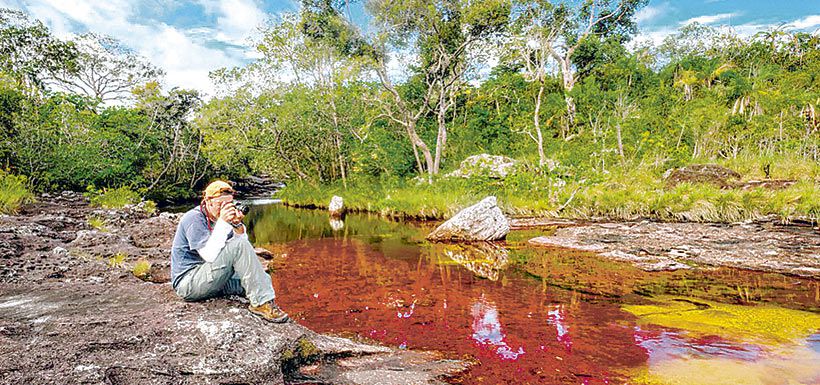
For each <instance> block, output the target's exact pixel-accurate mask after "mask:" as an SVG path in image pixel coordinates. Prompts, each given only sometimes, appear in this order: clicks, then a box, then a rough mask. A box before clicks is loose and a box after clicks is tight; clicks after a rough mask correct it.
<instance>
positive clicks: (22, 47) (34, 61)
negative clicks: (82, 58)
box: [0, 8, 78, 91]
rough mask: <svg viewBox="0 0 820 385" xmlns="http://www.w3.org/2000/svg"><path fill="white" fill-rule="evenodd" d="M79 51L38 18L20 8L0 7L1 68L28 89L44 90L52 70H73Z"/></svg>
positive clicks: (65, 71)
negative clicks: (31, 17) (53, 33)
mask: <svg viewBox="0 0 820 385" xmlns="http://www.w3.org/2000/svg"><path fill="white" fill-rule="evenodd" d="M77 57H78V52H77V49H76V47H75V46H74V44H73V43H71V42H63V41H61V40H59V39H57V38H56V37H54V36H53V35H51V32H50V31H49V30H48V28H46V26H45V25H43V23H42V22H40V21H39V20H36V21H32V20H30V19H29V18H28V16H27V15H26V14H25V13H23V12H20V11H16V10H10V9H5V8H0V69H2V70H3V71H4V72H6V73H8V74H11V75H12V76H14V78H15V79H16V80H17V82H18V83H19V84H20V85H21V86H23V88H24V89H26V90H29V91H43V90H44V78H45V77H46V76H47V75H48V74H51V73H57V72H63V73H76V71H77Z"/></svg>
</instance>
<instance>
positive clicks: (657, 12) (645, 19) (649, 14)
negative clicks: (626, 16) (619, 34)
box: [635, 3, 670, 24]
mask: <svg viewBox="0 0 820 385" xmlns="http://www.w3.org/2000/svg"><path fill="white" fill-rule="evenodd" d="M669 10H670V7H669V3H661V4H658V5H648V6H646V7H643V8H641V9H640V10H639V11H638V12H637V13H636V14H635V22H637V23H638V24H646V23H649V22H651V21H653V20H655V19H657V18H658V17H661V16H663V15H665V14H666V13H667V12H669Z"/></svg>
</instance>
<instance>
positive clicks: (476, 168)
mask: <svg viewBox="0 0 820 385" xmlns="http://www.w3.org/2000/svg"><path fill="white" fill-rule="evenodd" d="M517 164H518V162H517V161H516V160H515V159H513V158H508V157H506V156H498V155H488V154H481V155H473V156H470V157H467V159H464V160H463V161H462V162H461V166H459V168H458V170H455V171H453V172H451V173H449V174H447V176H448V177H461V178H470V177H472V176H475V175H481V176H488V177H490V178H505V177H506V176H507V175H509V174H510V173H512V172H513V170H515V166H516V165H517Z"/></svg>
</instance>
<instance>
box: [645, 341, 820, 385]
mask: <svg viewBox="0 0 820 385" xmlns="http://www.w3.org/2000/svg"><path fill="white" fill-rule="evenodd" d="M635 342H636V343H637V344H638V345H640V346H641V347H643V348H644V349H646V350H647V352H648V354H649V360H648V365H647V368H646V369H645V370H644V373H643V374H640V375H639V377H640V378H642V379H644V380H646V382H649V383H664V384H670V385H695V384H715V385H720V384H726V385H729V384H817V383H820V367H818V365H817V363H818V362H820V353H818V352H817V351H815V350H812V349H811V348H810V347H809V346H807V345H806V343H805V341H795V342H794V343H790V344H785V345H779V346H760V345H755V344H744V343H737V342H730V341H727V340H724V339H722V338H720V337H717V336H707V337H698V338H693V337H692V336H688V335H687V334H686V333H681V332H678V331H670V330H656V329H643V328H640V327H636V328H635Z"/></svg>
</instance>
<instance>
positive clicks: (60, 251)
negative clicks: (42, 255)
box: [51, 246, 68, 258]
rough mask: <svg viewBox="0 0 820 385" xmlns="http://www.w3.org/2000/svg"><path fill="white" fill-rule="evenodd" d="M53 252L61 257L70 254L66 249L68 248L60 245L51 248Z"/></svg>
mask: <svg viewBox="0 0 820 385" xmlns="http://www.w3.org/2000/svg"><path fill="white" fill-rule="evenodd" d="M51 254H52V255H53V256H55V257H58V258H59V257H65V256H67V255H68V250H66V249H64V248H62V247H60V246H57V247H55V248H54V249H53V250H51Z"/></svg>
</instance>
